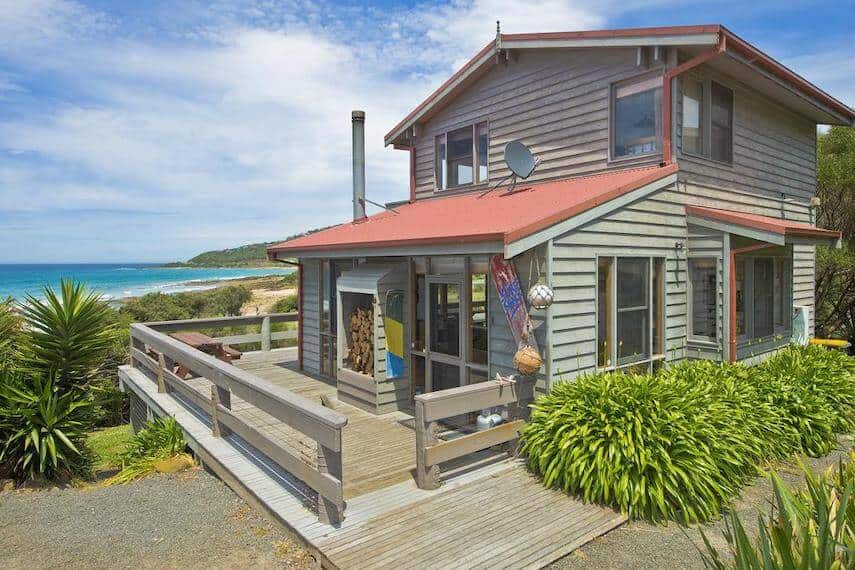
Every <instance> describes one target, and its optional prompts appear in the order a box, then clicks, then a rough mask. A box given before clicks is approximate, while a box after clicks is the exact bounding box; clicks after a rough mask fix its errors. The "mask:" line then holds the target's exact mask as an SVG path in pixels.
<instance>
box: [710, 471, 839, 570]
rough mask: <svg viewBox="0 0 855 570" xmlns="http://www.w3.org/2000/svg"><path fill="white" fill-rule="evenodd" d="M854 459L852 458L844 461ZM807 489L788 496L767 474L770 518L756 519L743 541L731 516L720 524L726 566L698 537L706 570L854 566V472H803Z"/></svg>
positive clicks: (738, 523)
mask: <svg viewBox="0 0 855 570" xmlns="http://www.w3.org/2000/svg"><path fill="white" fill-rule="evenodd" d="M853 459H855V455H853V456H851V457H850V460H853ZM803 471H804V473H805V477H806V481H807V488H806V489H805V490H803V491H798V492H794V491H793V490H792V489H790V488H789V487H788V486H787V485H786V484H785V483H784V482H783V481H781V479H780V478H779V477H778V476H777V475H776V474H774V473H773V474H772V475H771V479H772V486H773V489H774V499H775V512H773V514H772V516H771V517H769V518H768V519H766V518H764V517H763V516H760V517H759V518H758V523H757V524H758V529H759V536H758V538H757V539H756V540H752V539H751V538H749V536H748V533H747V532H746V531H745V527H744V526H743V524H742V521H740V519H739V517H738V516H737V515H736V513H731V514H730V516H729V517H728V519H726V520H725V529H724V531H723V534H724V538H725V540H726V541H727V544H728V548H729V551H730V554H731V556H732V557H733V560H732V561H725V560H724V559H723V558H722V556H721V554H720V553H719V552H718V550H716V549H715V548H714V547H713V546H712V544H711V542H710V540H709V538H708V537H707V535H706V534H705V533H703V532H701V537H702V538H703V541H704V544H705V546H706V552H701V556H702V558H703V561H704V565H705V566H706V567H707V568H715V569H725V568H738V569H740V570H773V569H779V568H780V569H789V568H805V569H808V568H809V569H841V570H842V569H844V568H852V567H853V566H855V497H853V494H855V466H853V464H852V463H850V464H848V465H846V466H844V464H843V462H840V463H839V464H838V466H837V468H836V469H833V470H832V472H829V473H826V474H825V475H821V476H817V475H814V474H813V473H812V472H811V471H810V469H807V468H805V467H803Z"/></svg>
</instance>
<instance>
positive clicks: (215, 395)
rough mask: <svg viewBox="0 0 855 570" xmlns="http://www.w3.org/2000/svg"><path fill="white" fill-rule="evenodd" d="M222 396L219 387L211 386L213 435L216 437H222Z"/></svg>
mask: <svg viewBox="0 0 855 570" xmlns="http://www.w3.org/2000/svg"><path fill="white" fill-rule="evenodd" d="M219 407H220V395H219V390H217V387H216V386H214V385H212V386H211V435H213V436H214V437H222V432H221V431H220V411H219V409H218V408H219Z"/></svg>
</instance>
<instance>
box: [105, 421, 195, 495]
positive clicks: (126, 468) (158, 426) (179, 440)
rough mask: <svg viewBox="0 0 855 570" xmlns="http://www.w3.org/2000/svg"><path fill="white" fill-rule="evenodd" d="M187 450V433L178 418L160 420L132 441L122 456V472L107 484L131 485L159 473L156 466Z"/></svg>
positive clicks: (150, 424)
mask: <svg viewBox="0 0 855 570" xmlns="http://www.w3.org/2000/svg"><path fill="white" fill-rule="evenodd" d="M186 447H187V445H186V443H185V442H184V432H183V431H182V430H181V426H179V425H178V422H177V421H176V420H175V418H173V417H171V416H170V417H165V418H157V419H155V420H154V421H151V422H149V423H147V424H146V425H145V427H143V428H142V429H141V430H140V431H139V433H137V434H136V435H134V436H133V437H132V438H131V440H130V441H129V442H128V446H127V448H126V450H125V452H124V453H123V454H122V470H121V471H120V472H119V473H117V474H116V475H115V476H113V477H111V478H110V479H109V480H108V481H107V482H106V484H108V485H114V484H117V483H127V482H129V481H133V480H135V479H139V478H140V477H144V476H145V475H148V474H149V473H151V472H153V471H154V470H155V463H157V462H158V461H161V460H163V459H167V458H169V457H173V456H176V455H180V454H182V453H184V450H185V449H186ZM191 461H192V460H191Z"/></svg>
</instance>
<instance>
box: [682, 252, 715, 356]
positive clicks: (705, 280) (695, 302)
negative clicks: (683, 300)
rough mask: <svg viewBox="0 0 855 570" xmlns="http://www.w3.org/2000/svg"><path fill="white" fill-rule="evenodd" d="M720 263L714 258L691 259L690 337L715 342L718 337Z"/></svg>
mask: <svg viewBox="0 0 855 570" xmlns="http://www.w3.org/2000/svg"><path fill="white" fill-rule="evenodd" d="M717 282H718V261H717V260H716V258H714V257H709V258H690V259H689V314H690V317H691V320H690V321H689V323H690V329H689V337H691V338H694V339H699V340H706V341H710V342H715V340H716V338H717V337H718V335H717V334H716V332H717V325H716V322H717V320H716V314H717V309H718V294H717V291H718V286H717Z"/></svg>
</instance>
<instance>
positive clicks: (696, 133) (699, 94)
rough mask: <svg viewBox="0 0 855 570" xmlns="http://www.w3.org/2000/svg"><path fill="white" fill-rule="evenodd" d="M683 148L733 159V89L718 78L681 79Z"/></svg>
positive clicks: (706, 154) (704, 154)
mask: <svg viewBox="0 0 855 570" xmlns="http://www.w3.org/2000/svg"><path fill="white" fill-rule="evenodd" d="M681 90H682V108H683V113H682V115H683V118H682V127H681V131H680V134H681V139H682V151H683V152H684V153H687V154H695V155H698V156H705V157H709V158H711V159H712V160H716V161H718V162H733V91H731V90H730V89H728V88H727V87H725V86H723V85H721V84H719V83H716V82H715V81H707V82H703V81H696V80H692V79H687V80H683V81H682V82H681Z"/></svg>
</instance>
